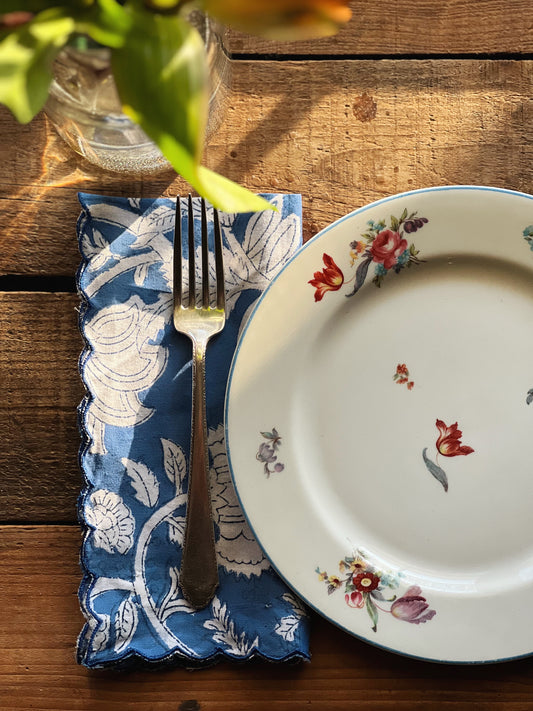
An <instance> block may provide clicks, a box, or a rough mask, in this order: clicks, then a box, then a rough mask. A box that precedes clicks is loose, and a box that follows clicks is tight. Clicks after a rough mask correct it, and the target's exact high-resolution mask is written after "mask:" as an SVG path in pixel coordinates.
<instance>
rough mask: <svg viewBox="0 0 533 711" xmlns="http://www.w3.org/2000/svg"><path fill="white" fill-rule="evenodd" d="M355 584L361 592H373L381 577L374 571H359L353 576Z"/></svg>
mask: <svg viewBox="0 0 533 711" xmlns="http://www.w3.org/2000/svg"><path fill="white" fill-rule="evenodd" d="M352 582H353V584H354V587H355V589H356V590H358V591H359V592H362V593H364V592H371V591H372V590H375V589H376V588H377V587H378V585H379V582H380V578H379V577H378V576H377V575H374V573H369V572H365V573H357V574H356V575H354V576H353V581H352Z"/></svg>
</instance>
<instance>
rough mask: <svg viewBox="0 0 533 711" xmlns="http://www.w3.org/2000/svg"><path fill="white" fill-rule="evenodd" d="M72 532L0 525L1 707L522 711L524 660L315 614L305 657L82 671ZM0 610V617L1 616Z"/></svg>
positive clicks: (530, 690) (530, 674) (531, 689)
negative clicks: (447, 660)
mask: <svg viewBox="0 0 533 711" xmlns="http://www.w3.org/2000/svg"><path fill="white" fill-rule="evenodd" d="M80 541H81V537H80V532H79V531H78V529H77V528H76V527H73V526H37V527H23V526H4V527H0V606H1V609H2V611H3V613H4V614H3V616H2V624H1V626H0V707H1V708H2V709H3V711H15V709H17V710H21V711H26V710H27V709H29V708H32V709H39V710H40V711H44V710H45V709H50V710H53V711H78V710H80V711H93V710H95V711H96V710H102V711H103V710H104V709H109V708H120V709H121V711H145V710H146V709H148V708H149V709H150V710H151V711H168V709H176V710H177V711H199V710H200V711H297V710H298V709H304V708H305V709H308V708H309V707H310V706H311V705H316V707H317V708H320V709H340V711H348V710H349V709H354V708H355V707H357V708H358V709H361V710H362V711H367V710H368V711H370V710H372V711H377V710H378V709H397V710H398V711H435V709H439V711H440V710H441V709H443V710H445V711H446V710H452V709H453V710H454V711H457V710H459V709H467V708H471V709H476V711H526V709H530V708H531V699H532V698H533V659H532V658H529V659H524V660H521V661H515V662H508V663H505V664H499V665H489V666H468V665H466V666H447V665H435V664H431V663H428V662H422V661H416V660H412V659H404V658H402V657H399V656H397V655H393V654H390V653H387V652H385V651H383V650H380V649H377V648H375V647H371V646H369V645H367V644H365V643H363V642H361V641H359V640H357V639H354V638H352V637H351V636H349V635H348V634H346V633H344V632H342V631H341V630H338V629H336V628H334V627H333V626H331V625H330V624H329V623H327V622H325V621H324V620H322V619H321V618H318V617H315V618H314V620H313V632H312V646H311V651H312V655H313V656H312V661H311V663H310V664H299V665H272V664H267V663H251V664H229V663H223V664H219V665H217V666H215V667H212V668H210V669H207V670H203V671H199V672H196V673H191V672H188V671H186V670H183V669H172V670H165V671H161V672H160V673H158V674H154V673H153V671H136V672H135V673H126V674H124V673H122V674H119V673H114V672H105V673H104V672H89V671H88V670H86V669H84V668H83V667H80V666H78V665H77V664H76V662H75V654H74V649H75V641H76V638H77V635H78V633H79V632H80V630H81V626H82V623H83V620H82V616H81V613H80V611H79V607H78V601H77V596H76V592H77V587H78V583H79V579H80V571H79V567H78V551H79V545H80ZM6 613H8V614H6Z"/></svg>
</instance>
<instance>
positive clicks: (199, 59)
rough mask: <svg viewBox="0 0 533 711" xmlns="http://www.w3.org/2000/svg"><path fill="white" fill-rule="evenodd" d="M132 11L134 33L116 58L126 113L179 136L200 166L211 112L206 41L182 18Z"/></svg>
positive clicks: (118, 86) (131, 29)
mask: <svg viewBox="0 0 533 711" xmlns="http://www.w3.org/2000/svg"><path fill="white" fill-rule="evenodd" d="M127 8H128V9H129V12H130V13H131V27H130V30H129V32H128V33H127V36H126V42H125V44H124V46H123V47H120V48H118V49H115V50H113V52H112V64H113V72H114V75H115V81H116V84H117V89H118V92H119V96H120V98H121V100H122V103H123V105H124V110H125V112H126V113H129V114H130V115H132V116H134V117H135V120H139V123H141V125H142V126H143V127H145V126H146V127H148V128H150V127H152V126H153V127H154V129H155V130H157V132H158V133H161V134H168V135H170V136H173V137H174V139H175V140H176V141H177V142H178V143H179V144H180V145H181V146H182V147H183V148H184V149H185V150H186V151H187V153H188V154H190V155H191V156H193V157H194V159H195V160H196V161H198V159H199V157H200V155H201V152H202V149H203V143H204V133H205V124H206V118H207V109H208V95H207V84H208V76H207V68H206V64H207V63H206V58H205V50H204V43H203V40H202V38H201V37H200V35H199V33H198V31H197V30H196V29H195V28H194V27H192V26H191V25H190V24H189V23H188V22H187V21H186V20H185V19H183V18H182V17H179V16H177V15H172V16H162V15H157V14H155V13H150V12H146V11H144V10H143V9H142V8H138V7H133V6H132V5H131V4H130V5H129V6H127ZM147 132H148V131H147ZM150 135H151V134H150ZM152 138H154V136H153V135H152Z"/></svg>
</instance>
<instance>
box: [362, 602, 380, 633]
mask: <svg viewBox="0 0 533 711" xmlns="http://www.w3.org/2000/svg"><path fill="white" fill-rule="evenodd" d="M365 597H366V611H367V612H368V614H369V616H370V619H371V620H372V629H373V631H374V632H377V629H378V616H379V615H378V608H377V607H376V606H375V605H374V602H373V600H372V598H371V597H370V595H365Z"/></svg>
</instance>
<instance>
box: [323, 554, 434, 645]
mask: <svg viewBox="0 0 533 711" xmlns="http://www.w3.org/2000/svg"><path fill="white" fill-rule="evenodd" d="M316 573H318V579H319V580H320V581H321V582H323V583H325V584H326V586H327V591H328V594H329V595H332V594H334V593H336V592H337V591H338V590H343V591H344V602H345V603H346V605H348V606H349V607H353V608H354V609H358V610H363V609H365V610H366V612H367V614H368V616H369V617H370V620H371V622H372V630H373V631H374V632H377V629H378V621H379V613H380V612H381V613H385V614H390V615H392V616H393V617H394V618H395V619H396V620H400V621H403V622H410V623H411V624H414V625H419V624H423V623H425V622H429V621H430V620H431V619H433V617H435V615H436V614H437V613H436V611H435V610H431V609H430V608H429V603H428V601H427V600H426V598H425V597H424V596H423V595H422V590H421V588H420V587H419V586H418V585H412V586H411V587H409V588H407V590H406V591H405V592H404V593H403V595H400V596H398V595H397V594H396V593H395V592H394V591H395V590H397V589H398V588H399V585H400V584H399V580H398V577H397V576H395V575H391V574H390V573H386V572H383V571H380V570H377V569H376V568H375V567H374V566H372V565H371V564H370V563H369V562H368V561H367V560H366V559H365V557H364V555H363V553H362V552H361V551H356V552H355V554H354V555H353V556H347V557H346V558H343V559H342V560H341V561H340V563H339V573H340V574H339V575H328V573H327V572H326V571H323V570H320V568H316Z"/></svg>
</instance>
